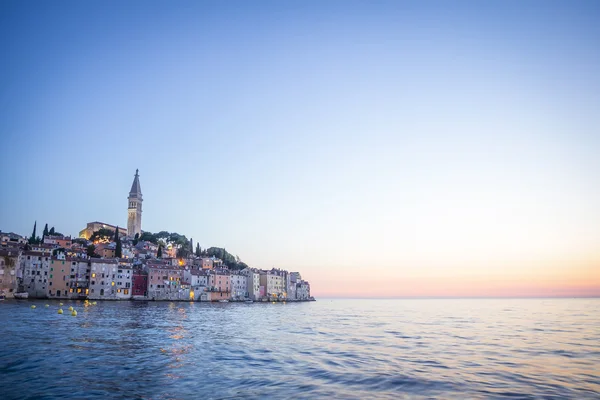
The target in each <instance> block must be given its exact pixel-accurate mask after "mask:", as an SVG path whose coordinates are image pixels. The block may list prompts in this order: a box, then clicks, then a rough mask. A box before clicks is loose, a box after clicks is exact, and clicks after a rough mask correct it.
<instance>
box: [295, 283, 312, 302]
mask: <svg viewBox="0 0 600 400" xmlns="http://www.w3.org/2000/svg"><path fill="white" fill-rule="evenodd" d="M309 299H310V284H309V283H308V282H306V281H300V282H299V283H297V284H296V300H309Z"/></svg>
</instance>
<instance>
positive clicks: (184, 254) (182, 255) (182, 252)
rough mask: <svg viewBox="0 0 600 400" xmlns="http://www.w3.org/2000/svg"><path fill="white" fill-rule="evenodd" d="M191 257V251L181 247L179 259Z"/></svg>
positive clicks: (178, 251) (178, 252)
mask: <svg viewBox="0 0 600 400" xmlns="http://www.w3.org/2000/svg"><path fill="white" fill-rule="evenodd" d="M189 255H190V251H189V250H188V249H186V248H185V247H183V246H182V247H179V248H178V249H177V258H187V256H189Z"/></svg>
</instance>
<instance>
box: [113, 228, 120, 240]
mask: <svg viewBox="0 0 600 400" xmlns="http://www.w3.org/2000/svg"><path fill="white" fill-rule="evenodd" d="M114 242H115V243H117V242H119V226H118V225H117V229H115V240H114Z"/></svg>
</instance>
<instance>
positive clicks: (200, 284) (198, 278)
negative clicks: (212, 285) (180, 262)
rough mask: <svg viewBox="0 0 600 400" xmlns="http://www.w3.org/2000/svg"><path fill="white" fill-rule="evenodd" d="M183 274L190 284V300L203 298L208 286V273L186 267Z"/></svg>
mask: <svg viewBox="0 0 600 400" xmlns="http://www.w3.org/2000/svg"><path fill="white" fill-rule="evenodd" d="M183 276H184V280H185V281H186V282H189V284H190V300H202V294H203V293H204V292H206V289H207V287H208V274H207V273H206V272H205V271H202V270H199V269H186V270H185V271H184V273H183Z"/></svg>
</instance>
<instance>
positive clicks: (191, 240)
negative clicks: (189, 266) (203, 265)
mask: <svg viewBox="0 0 600 400" xmlns="http://www.w3.org/2000/svg"><path fill="white" fill-rule="evenodd" d="M193 252H194V240H193V239H192V238H190V253H193Z"/></svg>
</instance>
